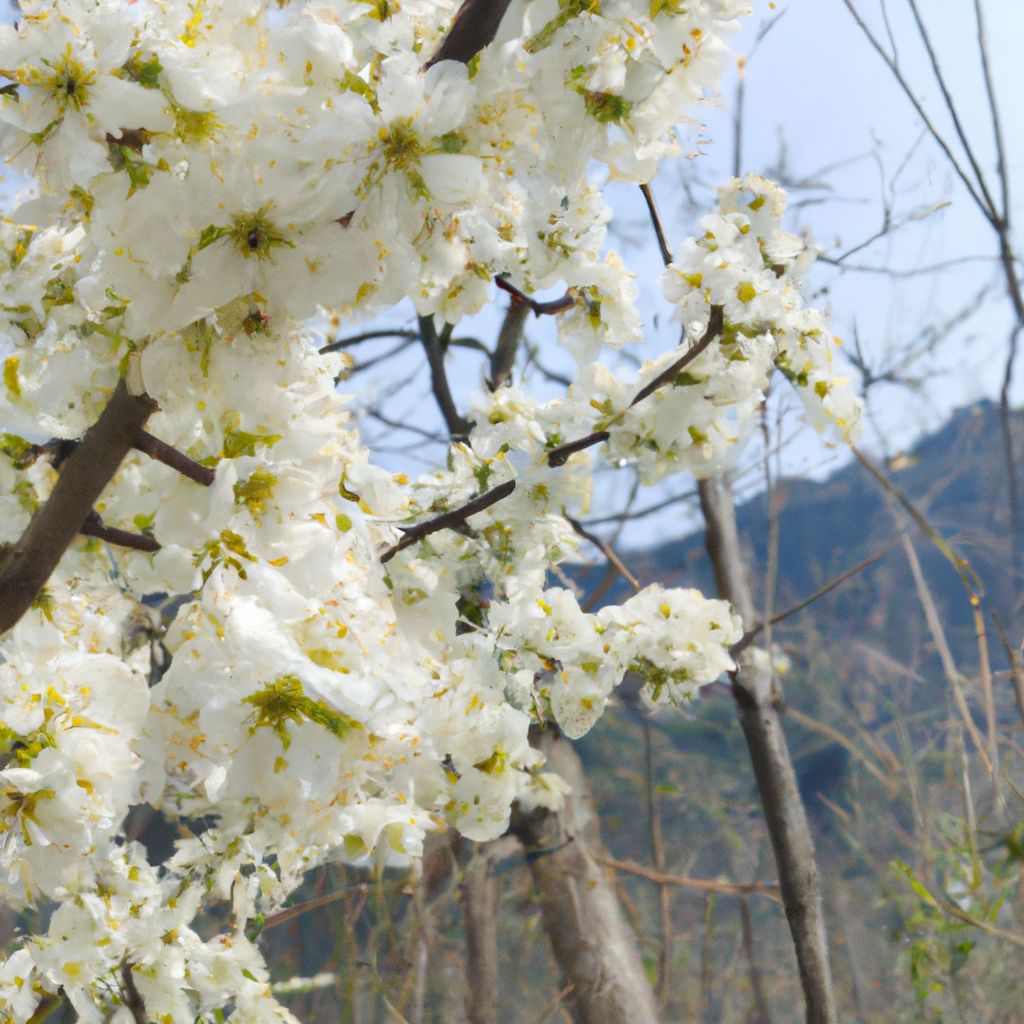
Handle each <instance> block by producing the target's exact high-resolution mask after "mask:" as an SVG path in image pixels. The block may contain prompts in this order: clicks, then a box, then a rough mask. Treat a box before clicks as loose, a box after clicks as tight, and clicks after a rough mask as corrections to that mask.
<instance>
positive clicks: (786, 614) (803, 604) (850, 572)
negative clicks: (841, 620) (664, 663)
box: [729, 537, 900, 658]
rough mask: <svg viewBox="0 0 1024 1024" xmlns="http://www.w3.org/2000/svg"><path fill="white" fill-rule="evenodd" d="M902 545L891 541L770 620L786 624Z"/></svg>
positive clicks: (739, 646)
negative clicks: (898, 545)
mask: <svg viewBox="0 0 1024 1024" xmlns="http://www.w3.org/2000/svg"><path fill="white" fill-rule="evenodd" d="M899 543H900V540H899V538H898V537H897V538H895V539H894V540H891V541H889V543H888V544H886V545H885V547H882V548H879V549H878V550H877V551H876V552H875V553H874V554H873V555H869V556H868V557H867V558H865V559H864V560H863V561H861V562H858V563H857V564H856V565H855V566H853V567H852V568H850V569H847V570H846V572H843V573H840V574H839V575H838V576H835V577H834V578H832V579H830V580H829V581H828V582H827V583H824V584H822V585H821V586H820V587H818V589H817V590H815V591H814V593H813V594H810V595H808V596H807V597H805V598H804V599H803V600H802V601H798V602H797V603H796V604H795V605H793V606H792V607H790V608H787V609H786V610H785V611H782V612H779V613H778V614H776V615H773V616H772V617H771V619H770V620H769V621H770V622H771V624H772V625H773V626H775V625H777V624H778V623H780V622H784V621H785V620H786V619H789V618H792V616H794V615H796V614H797V612H802V611H803V610H804V609H805V608H807V607H808V606H809V605H812V604H814V602H815V601H818V600H820V599H821V598H823V597H824V596H825V595H826V594H829V593H831V592H832V591H833V590H835V589H836V587H840V586H842V585H843V584H844V583H845V582H846V581H847V580H849V579H852V578H853V577H854V576H856V575H858V574H859V573H862V572H863V571H864V570H865V569H867V568H870V567H871V566H872V565H874V564H875V562H877V561H878V560H879V559H880V558H882V556H883V555H886V554H888V553H889V552H890V551H892V549H893V548H894V547H895V546H896V545H897V544H899ZM764 628H765V624H764V623H763V622H761V623H758V624H757V625H756V626H753V627H751V628H750V629H748V630H747V631H746V633H744V634H743V636H742V637H740V639H739V640H737V641H736V643H734V644H733V645H732V647H730V648H729V653H730V654H731V655H732V656H733V657H734V658H735V657H736V655H737V654H739V653H740V652H741V651H745V650H746V649H747V648H748V647H749V646H750V645H751V644H752V643H753V642H754V641H755V640H756V639H757V638H758V637H759V636H760V635H761V633H762V632H763V631H764Z"/></svg>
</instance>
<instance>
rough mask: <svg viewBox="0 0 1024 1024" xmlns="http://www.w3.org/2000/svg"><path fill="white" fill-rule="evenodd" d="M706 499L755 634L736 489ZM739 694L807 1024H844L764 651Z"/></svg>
mask: <svg viewBox="0 0 1024 1024" xmlns="http://www.w3.org/2000/svg"><path fill="white" fill-rule="evenodd" d="M700 501H701V510H702V511H703V513H704V522H705V524H706V527H707V534H706V543H707V549H708V555H709V557H710V558H711V562H712V565H713V566H714V570H715V578H716V581H717V583H718V592H719V594H720V595H721V596H722V597H724V598H726V599H728V600H729V601H730V602H732V605H733V607H734V608H735V609H736V611H738V612H739V614H740V615H741V616H742V617H743V621H744V623H745V624H746V626H747V628H750V626H751V625H752V624H753V622H754V620H755V617H756V616H755V608H754V602H753V600H752V598H751V595H750V587H749V586H748V584H747V580H746V577H745V575H744V571H743V558H742V554H741V551H740V543H739V535H738V534H737V532H736V514H735V509H734V507H733V500H732V492H731V490H730V488H729V486H728V483H727V482H726V481H725V480H723V479H721V478H718V479H711V480H702V481H701V483H700ZM732 692H733V696H734V698H735V700H736V707H737V710H738V712H739V719H740V726H741V727H742V729H743V735H744V737H745V738H746V741H747V749H748V750H749V752H750V761H751V764H752V765H753V768H754V776H755V778H756V779H757V788H758V792H759V794H760V797H761V807H762V809H763V811H764V817H765V824H766V825H767V827H768V834H769V836H770V837H771V843H772V851H773V852H774V854H775V864H776V867H777V868H778V872H779V885H780V887H781V889H782V900H783V904H784V906H785V908H786V918H787V920H788V921H789V929H790V933H791V934H792V936H793V944H794V945H795V947H796V957H797V964H798V966H799V969H800V981H801V984H802V986H803V992H804V1002H805V1006H806V1020H807V1024H837V1022H838V1019H839V1018H838V1016H837V1013H836V1005H835V993H834V990H833V985H832V968H831V964H830V962H829V950H828V938H827V935H826V930H825V913H824V909H823V906H822V899H821V879H820V877H819V875H818V862H817V859H816V857H815V853H814V841H813V839H812V838H811V830H810V827H809V826H808V823H807V814H806V812H805V810H804V805H803V801H802V800H801V798H800V791H799V789H798V788H797V782H796V773H795V772H794V770H793V761H792V758H791V757H790V754H789V747H788V745H787V743H786V735H785V733H784V732H783V729H782V717H781V711H780V709H781V705H782V694H781V692H780V690H779V688H778V686H777V684H776V681H775V679H774V677H773V673H772V671H771V668H770V667H769V665H768V663H767V661H766V659H765V658H764V655H763V652H758V651H755V650H752V649H748V650H746V651H744V652H743V653H742V654H741V655H740V656H739V658H738V668H737V669H736V671H735V672H734V673H733V674H732Z"/></svg>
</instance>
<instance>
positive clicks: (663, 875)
mask: <svg viewBox="0 0 1024 1024" xmlns="http://www.w3.org/2000/svg"><path fill="white" fill-rule="evenodd" d="M599 859H600V862H601V863H602V864H604V866H605V867H609V868H611V869H612V870H613V871H622V872H624V873H625V874H627V875H636V876H637V877H638V878H646V879H647V880H648V881H650V882H657V883H658V884H659V885H678V886H681V887H682V888H684V889H697V890H699V891H701V892H721V893H729V894H730V895H735V896H739V895H741V894H742V895H747V894H752V895H757V896H767V897H768V899H770V900H773V901H774V902H775V903H781V902H782V899H781V897H780V895H779V886H778V885H777V884H775V883H772V882H721V881H719V880H717V879H713V878H691V877H690V876H689V875H676V874H672V873H671V872H668V871H655V870H652V869H651V868H649V867H645V866H644V865H643V864H637V863H636V862H635V861H631V860H615V859H614V858H613V857H601V858H599Z"/></svg>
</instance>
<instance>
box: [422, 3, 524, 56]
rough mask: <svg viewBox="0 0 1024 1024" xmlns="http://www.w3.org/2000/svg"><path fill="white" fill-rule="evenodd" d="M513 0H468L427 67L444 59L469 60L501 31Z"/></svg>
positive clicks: (460, 9)
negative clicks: (500, 28) (500, 27)
mask: <svg viewBox="0 0 1024 1024" xmlns="http://www.w3.org/2000/svg"><path fill="white" fill-rule="evenodd" d="M508 5H509V0H465V2H464V3H463V5H462V6H461V7H460V8H459V10H458V12H457V13H456V15H455V20H454V21H453V22H452V27H451V28H450V29H449V30H448V34H447V35H446V36H445V37H444V39H443V40H442V41H441V45H440V46H439V47H438V49H437V53H435V54H434V56H433V57H431V58H430V60H428V61H427V63H426V64H424V65H423V69H424V70H426V69H427V68H430V67H433V66H434V65H435V64H438V63H440V62H441V61H443V60H457V61H458V62H459V63H460V64H468V63H469V62H470V61H471V60H472V59H473V58H474V57H475V56H476V55H477V54H478V53H479V52H480V51H481V50H482V49H483V48H484V47H485V46H489V45H490V43H491V42H492V40H493V39H494V37H495V36H496V35H497V34H498V26H499V25H500V24H501V19H502V18H503V17H505V11H506V10H507V9H508Z"/></svg>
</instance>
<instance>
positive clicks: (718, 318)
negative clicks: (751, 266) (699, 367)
mask: <svg viewBox="0 0 1024 1024" xmlns="http://www.w3.org/2000/svg"><path fill="white" fill-rule="evenodd" d="M723 319H724V314H723V311H722V307H721V306H712V307H711V315H710V316H709V317H708V326H707V329H706V330H705V331H704V333H703V334H702V335H701V337H700V340H699V341H697V343H696V344H695V345H694V346H693V347H692V348H690V349H688V350H687V351H686V352H684V353H683V355H681V356H680V357H679V358H678V359H677V360H676V361H675V362H674V363H673V364H672V365H671V366H669V367H667V368H666V369H664V370H662V371H661V373H659V374H658V376H657V377H655V378H654V380H652V381H648V383H647V384H646V385H644V387H642V388H641V389H640V390H639V391H638V392H637V393H636V394H635V395H634V396H633V401H632V402H630V403H629V408H630V409H632V408H633V406H634V405H637V404H638V403H639V402H642V401H643V400H644V399H645V398H647V397H648V396H649V395H652V394H654V392H655V391H657V390H658V389H659V388H661V387H664V386H665V385H666V384H669V383H671V382H672V381H674V380H675V379H676V377H678V376H679V374H680V373H682V371H683V370H684V369H685V368H686V367H687V366H689V365H690V363H692V362H693V361H694V360H695V359H696V358H697V356H699V355H700V354H701V353H702V352H703V351H704V350H705V349H706V348H707V347H708V346H709V345H710V344H711V343H712V342H713V341H714V340H715V338H717V337H718V336H719V335H720V334H721V333H722V325H723Z"/></svg>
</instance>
